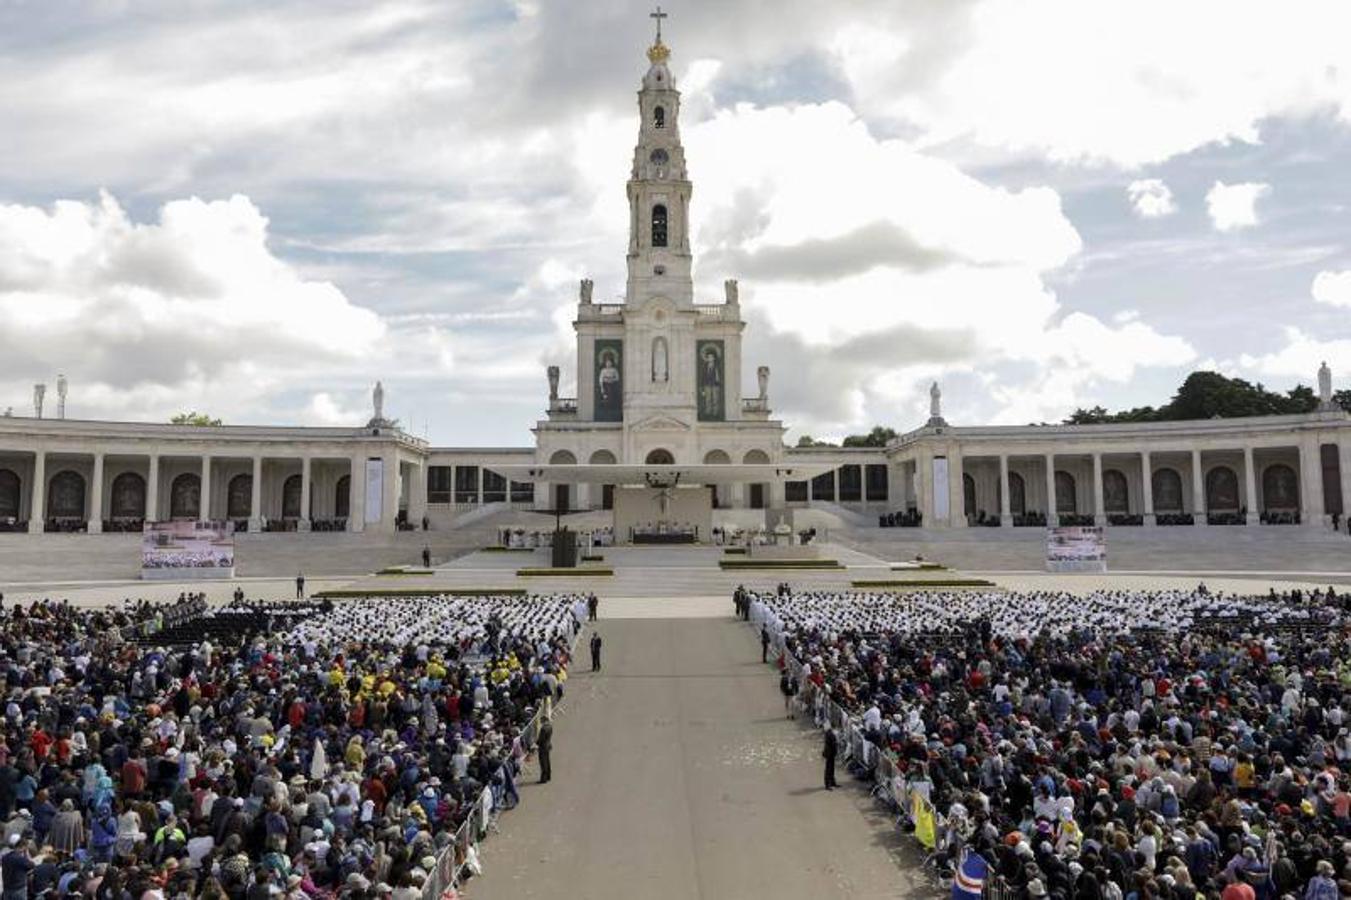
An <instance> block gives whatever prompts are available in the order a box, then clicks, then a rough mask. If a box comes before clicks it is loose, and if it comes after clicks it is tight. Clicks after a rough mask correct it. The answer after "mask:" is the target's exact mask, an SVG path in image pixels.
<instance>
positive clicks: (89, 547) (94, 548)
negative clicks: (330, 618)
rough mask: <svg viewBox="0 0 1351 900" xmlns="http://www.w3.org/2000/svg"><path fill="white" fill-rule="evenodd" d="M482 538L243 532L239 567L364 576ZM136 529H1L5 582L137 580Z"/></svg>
mask: <svg viewBox="0 0 1351 900" xmlns="http://www.w3.org/2000/svg"><path fill="white" fill-rule="evenodd" d="M481 540H482V539H481V538H480V537H478V536H477V535H474V534H459V533H456V532H454V531H446V532H438V531H430V532H403V533H400V534H389V535H383V534H381V535H377V534H369V535H367V534H346V533H328V532H323V533H314V534H255V535H249V534H241V535H238V536H237V537H236V538H235V562H236V566H235V573H236V574H237V575H239V576H241V577H245V578H258V577H272V578H287V577H290V578H294V577H295V575H296V573H297V572H299V571H304V572H305V573H306V574H307V575H309V574H311V573H312V574H315V575H318V574H323V575H347V576H356V575H364V574H366V573H368V572H373V571H375V570H376V569H379V568H381V567H383V566H388V565H397V564H408V563H420V562H421V556H422V548H423V547H424V546H430V548H431V551H432V557H433V560H437V561H440V560H446V559H450V558H454V557H456V556H460V555H462V554H464V553H468V552H469V551H471V550H476V549H478V548H479V546H480V544H481ZM140 554H141V537H140V535H136V534H43V535H28V534H0V589H3V587H4V586H5V585H10V586H13V585H16V584H33V583H54V582H67V581H89V580H103V581H115V580H126V579H134V578H138V577H139V576H140V565H141V555H140Z"/></svg>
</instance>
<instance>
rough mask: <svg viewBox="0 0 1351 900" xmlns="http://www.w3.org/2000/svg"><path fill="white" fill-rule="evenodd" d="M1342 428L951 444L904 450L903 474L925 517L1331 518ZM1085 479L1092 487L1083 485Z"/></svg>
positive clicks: (909, 498)
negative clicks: (1079, 447)
mask: <svg viewBox="0 0 1351 900" xmlns="http://www.w3.org/2000/svg"><path fill="white" fill-rule="evenodd" d="M1337 437H1338V439H1337V440H1336V441H1326V440H1320V439H1319V437H1318V436H1316V435H1310V436H1302V437H1300V438H1299V439H1297V440H1296V441H1294V442H1290V441H1284V442H1278V441H1274V440H1269V441H1266V442H1259V441H1253V442H1245V443H1241V444H1238V445H1237V446H1235V445H1223V444H1206V445H1196V444H1193V445H1191V446H1181V447H1170V446H1167V445H1151V446H1146V447H1141V448H1139V449H1134V450H1119V449H1086V450H1084V451H1080V452H1072V453H1065V452H1058V451H1056V450H1054V449H1036V448H1029V449H1028V451H1025V452H1008V451H1004V452H990V450H985V449H984V448H981V449H980V450H978V451H977V452H969V451H970V450H972V449H975V448H972V447H969V446H967V447H964V446H962V445H960V444H951V445H947V446H942V445H939V446H937V447H932V448H928V447H924V448H917V450H916V452H915V453H914V454H913V455H911V456H910V457H909V458H905V459H902V460H901V461H900V462H899V466H900V468H901V478H900V479H899V480H900V482H901V483H902V485H903V486H904V487H903V490H904V495H905V504H906V505H907V506H909V507H912V508H916V509H918V510H919V511H920V512H921V513H922V519H923V524H924V525H925V526H938V527H943V526H947V527H963V526H966V525H968V524H981V525H1004V526H1009V525H1014V524H1039V523H1040V522H1041V521H1047V522H1049V523H1050V524H1055V522H1056V521H1057V520H1061V519H1065V518H1070V519H1073V520H1075V521H1076V522H1081V523H1087V522H1090V521H1091V522H1092V523H1094V524H1098V525H1107V524H1122V525H1127V524H1129V525H1155V524H1183V523H1185V522H1188V521H1189V522H1190V524H1193V525H1197V526H1205V525H1207V524H1244V525H1258V524H1262V523H1264V522H1270V523H1293V522H1296V521H1297V522H1299V523H1300V524H1303V525H1308V526H1325V525H1326V524H1327V523H1328V522H1329V521H1331V520H1332V519H1333V517H1334V516H1336V517H1338V518H1339V519H1340V518H1341V517H1343V516H1344V515H1345V513H1346V512H1347V505H1348V504H1349V503H1351V440H1348V439H1344V438H1341V436H1340V435H1338V436H1337ZM991 449H993V448H991ZM964 450H965V451H968V452H966V453H964V452H963V451H964ZM940 460H941V461H942V463H940V464H936V462H937V461H940ZM944 472H946V479H944ZM944 480H946V484H943V483H942V482H943V481H944ZM1085 481H1087V482H1088V483H1089V490H1088V491H1083V490H1082V488H1080V485H1082V484H1083V483H1084V482H1085ZM944 491H945V492H946V493H945V494H944V493H943V492H944ZM939 494H942V496H939ZM1156 507H1157V508H1156ZM996 517H997V518H996ZM1039 517H1044V518H1039Z"/></svg>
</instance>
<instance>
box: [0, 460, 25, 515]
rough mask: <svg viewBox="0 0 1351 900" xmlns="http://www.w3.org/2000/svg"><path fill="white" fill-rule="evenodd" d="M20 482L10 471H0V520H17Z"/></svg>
mask: <svg viewBox="0 0 1351 900" xmlns="http://www.w3.org/2000/svg"><path fill="white" fill-rule="evenodd" d="M21 485H22V482H20V481H19V476H18V475H16V474H15V473H14V472H13V471H12V470H10V469H0V519H13V520H14V521H16V522H17V521H18V520H19V488H20V486H21Z"/></svg>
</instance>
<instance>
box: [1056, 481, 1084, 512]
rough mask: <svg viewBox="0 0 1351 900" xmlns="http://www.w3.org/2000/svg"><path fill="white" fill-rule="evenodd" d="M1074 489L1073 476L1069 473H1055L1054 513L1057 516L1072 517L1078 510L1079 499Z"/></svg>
mask: <svg viewBox="0 0 1351 900" xmlns="http://www.w3.org/2000/svg"><path fill="white" fill-rule="evenodd" d="M1075 488H1076V485H1075V483H1074V476H1073V475H1071V474H1070V473H1069V472H1056V473H1055V511H1056V513H1057V514H1060V513H1064V514H1066V515H1073V514H1074V513H1075V512H1076V511H1077V510H1078V509H1079V498H1078V497H1077V496H1076V491H1075Z"/></svg>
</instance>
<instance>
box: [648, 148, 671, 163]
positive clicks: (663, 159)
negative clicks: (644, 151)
mask: <svg viewBox="0 0 1351 900" xmlns="http://www.w3.org/2000/svg"><path fill="white" fill-rule="evenodd" d="M648 159H650V160H652V164H653V165H654V166H664V165H666V163H668V162H669V161H670V159H671V157H670V156H668V155H667V153H666V151H665V150H663V149H661V148H660V147H658V148H657V149H656V150H653V151H652V155H651V156H649V157H648Z"/></svg>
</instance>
